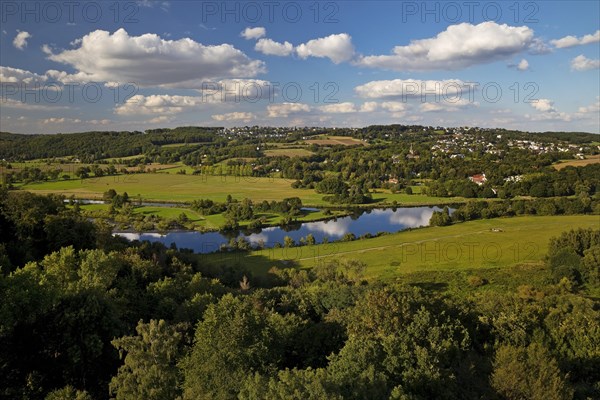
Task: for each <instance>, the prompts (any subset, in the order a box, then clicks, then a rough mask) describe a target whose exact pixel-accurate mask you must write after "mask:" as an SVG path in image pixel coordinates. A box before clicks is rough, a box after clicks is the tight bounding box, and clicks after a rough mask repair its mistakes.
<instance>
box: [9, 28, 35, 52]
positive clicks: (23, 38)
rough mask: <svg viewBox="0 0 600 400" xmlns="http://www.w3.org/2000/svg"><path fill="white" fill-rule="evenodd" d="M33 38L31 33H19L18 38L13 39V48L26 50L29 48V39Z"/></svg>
mask: <svg viewBox="0 0 600 400" xmlns="http://www.w3.org/2000/svg"><path fill="white" fill-rule="evenodd" d="M30 37H31V34H30V33H29V32H25V31H19V33H17V36H15V38H14V39H13V46H15V47H16V48H17V49H19V50H23V49H25V47H27V39H29V38H30Z"/></svg>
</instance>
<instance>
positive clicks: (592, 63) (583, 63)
mask: <svg viewBox="0 0 600 400" xmlns="http://www.w3.org/2000/svg"><path fill="white" fill-rule="evenodd" d="M598 68H600V60H592V59H590V58H587V57H586V56H584V55H583V54H580V55H578V56H577V57H575V58H574V59H572V60H571V69H572V70H573V71H587V70H590V69H598Z"/></svg>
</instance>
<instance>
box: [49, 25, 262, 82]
mask: <svg viewBox="0 0 600 400" xmlns="http://www.w3.org/2000/svg"><path fill="white" fill-rule="evenodd" d="M75 45H76V46H78V47H77V48H75V49H73V50H63V51H61V52H58V53H52V52H50V54H49V56H48V58H49V59H50V60H52V61H56V62H59V63H63V64H67V65H70V66H72V67H73V68H75V69H76V70H77V72H78V73H83V74H86V75H88V76H89V77H90V78H91V79H92V80H94V81H98V82H120V83H124V82H133V83H136V84H138V85H139V86H143V87H152V86H161V87H172V88H198V87H200V86H201V85H202V82H203V81H206V80H210V79H214V78H227V77H235V78H245V77H253V76H255V75H257V74H259V73H262V72H265V66H264V63H263V62H262V61H259V60H251V59H250V58H249V57H248V56H246V55H245V54H244V53H243V52H242V51H240V50H238V49H236V48H235V47H233V46H232V45H230V44H220V45H203V44H201V43H198V42H195V41H194V40H192V39H189V38H184V39H179V40H165V39H162V38H161V37H160V36H158V35H156V34H151V33H147V34H143V35H140V36H130V35H129V34H128V33H127V31H125V29H122V28H121V29H119V30H117V31H116V32H114V33H112V34H111V33H110V32H107V31H103V30H96V31H93V32H90V33H89V34H87V35H85V36H84V37H83V38H81V39H79V40H77V41H76V42H75ZM47 50H49V49H48V48H47Z"/></svg>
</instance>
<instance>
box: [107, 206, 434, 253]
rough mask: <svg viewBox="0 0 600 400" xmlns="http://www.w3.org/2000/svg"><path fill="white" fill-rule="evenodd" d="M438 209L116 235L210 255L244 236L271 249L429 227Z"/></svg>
mask: <svg viewBox="0 0 600 400" xmlns="http://www.w3.org/2000/svg"><path fill="white" fill-rule="evenodd" d="M440 210H441V209H440V208H438V207H405V208H396V209H391V208H387V209H373V210H364V211H362V210H361V211H359V212H357V213H355V214H353V215H351V216H347V217H341V218H337V219H335V220H328V221H317V222H304V223H298V224H294V225H291V226H282V227H269V228H263V229H262V230H260V231H259V232H253V233H251V232H231V233H221V232H206V233H201V232H168V233H166V234H160V233H154V232H145V233H129V232H117V233H115V234H117V235H119V236H123V237H125V238H127V239H129V240H148V241H150V242H161V243H163V244H165V245H166V246H170V245H171V243H175V244H176V245H177V247H178V248H188V249H192V250H193V251H194V252H195V253H210V252H213V251H217V250H219V248H220V246H221V245H222V244H227V243H228V242H229V240H230V239H231V238H238V237H244V238H245V239H246V240H248V241H249V242H250V243H251V244H252V245H254V246H258V245H261V246H264V247H273V246H275V244H276V243H281V244H283V241H284V237H285V236H289V237H291V238H292V239H293V240H294V241H295V242H296V243H299V241H300V239H301V238H305V237H306V236H307V235H308V234H312V235H313V236H314V238H315V240H316V242H317V243H322V242H323V241H324V240H328V241H334V240H339V239H341V238H343V237H344V236H345V235H347V234H354V235H355V236H356V237H359V236H362V235H366V234H371V235H376V234H377V233H379V232H388V233H393V232H398V231H401V230H404V229H408V228H416V227H421V226H427V225H429V219H430V218H431V215H432V214H433V212H434V211H440Z"/></svg>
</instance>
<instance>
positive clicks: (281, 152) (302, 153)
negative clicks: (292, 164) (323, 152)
mask: <svg viewBox="0 0 600 400" xmlns="http://www.w3.org/2000/svg"><path fill="white" fill-rule="evenodd" d="M313 154H314V153H313V152H312V151H310V150H307V149H300V148H285V147H282V148H279V149H270V150H265V155H266V156H267V157H280V156H284V157H290V158H292V157H308V156H311V155H313Z"/></svg>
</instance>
